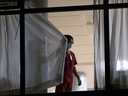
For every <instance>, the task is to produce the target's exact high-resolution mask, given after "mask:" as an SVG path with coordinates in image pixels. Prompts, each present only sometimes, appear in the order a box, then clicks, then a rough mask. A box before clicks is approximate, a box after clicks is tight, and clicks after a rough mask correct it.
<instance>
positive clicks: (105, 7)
mask: <svg viewBox="0 0 128 96" xmlns="http://www.w3.org/2000/svg"><path fill="white" fill-rule="evenodd" d="M108 1H109V0H104V3H103V4H101V5H80V6H65V7H49V8H34V9H25V8H24V2H25V0H19V3H18V6H19V8H20V9H19V10H17V11H3V12H0V15H14V14H19V15H20V66H21V68H20V70H21V76H20V80H21V84H20V86H21V89H20V91H22V92H21V95H25V14H30V13H43V12H45V13H50V12H70V11H82V10H84V11H85V10H104V34H105V35H104V40H105V85H106V87H105V91H110V90H111V89H110V60H109V9H117V8H128V3H119V4H108ZM95 91H96V90H94V92H95Z"/></svg>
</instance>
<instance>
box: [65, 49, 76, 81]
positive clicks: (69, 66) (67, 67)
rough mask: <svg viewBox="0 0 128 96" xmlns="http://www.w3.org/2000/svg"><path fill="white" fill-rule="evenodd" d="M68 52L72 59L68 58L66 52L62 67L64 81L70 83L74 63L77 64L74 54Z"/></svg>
mask: <svg viewBox="0 0 128 96" xmlns="http://www.w3.org/2000/svg"><path fill="white" fill-rule="evenodd" d="M70 54H71V56H72V60H71V58H70V55H69V54H68V53H67V52H66V58H65V68H64V82H67V83H72V82H73V73H74V74H75V73H76V72H74V65H76V64H77V61H76V58H75V54H74V53H73V52H72V51H70Z"/></svg>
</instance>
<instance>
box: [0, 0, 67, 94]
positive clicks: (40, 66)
mask: <svg viewBox="0 0 128 96" xmlns="http://www.w3.org/2000/svg"><path fill="white" fill-rule="evenodd" d="M25 7H26V8H34V7H35V6H34V4H33V3H32V2H31V1H26V2H25ZM9 10H10V9H9ZM3 11H4V10H3ZM19 21H20V20H19V15H3V16H0V95H16V94H20V26H19V24H20V23H19ZM66 46H67V40H66V38H65V37H64V36H63V35H62V34H61V32H60V31H59V30H57V28H56V27H54V26H53V25H52V24H51V23H50V22H49V21H48V20H47V19H46V18H45V17H44V16H43V14H42V13H40V14H27V15H25V92H26V93H36V92H39V91H42V90H44V89H47V88H49V87H52V86H56V85H59V84H60V83H63V71H64V64H65V54H66Z"/></svg>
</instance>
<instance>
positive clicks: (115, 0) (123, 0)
mask: <svg viewBox="0 0 128 96" xmlns="http://www.w3.org/2000/svg"><path fill="white" fill-rule="evenodd" d="M118 3H128V0H109V4H118Z"/></svg>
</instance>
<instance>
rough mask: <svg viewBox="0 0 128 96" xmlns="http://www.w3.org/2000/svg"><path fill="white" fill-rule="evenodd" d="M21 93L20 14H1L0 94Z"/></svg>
mask: <svg viewBox="0 0 128 96" xmlns="http://www.w3.org/2000/svg"><path fill="white" fill-rule="evenodd" d="M19 94H20V20H19V15H0V95H19Z"/></svg>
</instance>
